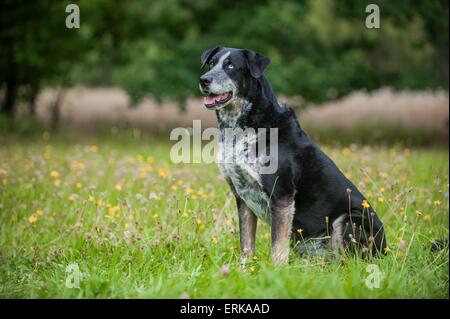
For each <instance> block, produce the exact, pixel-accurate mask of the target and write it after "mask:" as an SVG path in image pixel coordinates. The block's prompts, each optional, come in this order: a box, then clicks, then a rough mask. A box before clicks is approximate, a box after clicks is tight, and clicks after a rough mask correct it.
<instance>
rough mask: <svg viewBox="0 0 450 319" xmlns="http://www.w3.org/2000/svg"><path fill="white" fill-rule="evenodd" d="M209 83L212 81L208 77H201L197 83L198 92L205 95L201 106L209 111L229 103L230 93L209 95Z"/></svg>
mask: <svg viewBox="0 0 450 319" xmlns="http://www.w3.org/2000/svg"><path fill="white" fill-rule="evenodd" d="M211 82H212V79H211V78H209V77H206V76H202V77H201V78H200V81H199V85H200V91H201V92H202V93H203V94H207V95H206V96H205V97H204V98H203V104H204V105H205V106H206V107H207V108H209V109H211V108H215V107H218V106H221V105H224V104H226V103H227V102H228V101H230V100H231V98H232V97H233V92H232V91H228V92H224V93H220V94H216V93H211V92H210V85H211Z"/></svg>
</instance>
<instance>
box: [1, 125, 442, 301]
mask: <svg viewBox="0 0 450 319" xmlns="http://www.w3.org/2000/svg"><path fill="white" fill-rule="evenodd" d="M170 147H171V144H170V143H169V141H168V139H150V138H148V139H147V138H133V137H117V138H113V139H111V138H89V139H87V138H83V139H81V138H70V137H58V136H55V137H54V136H53V135H52V134H49V133H46V132H45V133H43V134H42V135H40V136H38V137H29V138H23V137H17V136H11V137H6V138H2V142H1V144H0V297H3V298H448V291H449V284H448V283H449V281H448V279H449V256H448V249H447V250H443V251H439V252H431V251H430V247H431V245H432V243H433V241H434V240H436V239H439V238H445V237H448V233H449V229H448V225H449V219H448V218H449V200H448V197H449V196H448V194H449V193H448V192H449V166H448V163H449V156H448V150H446V149H444V150H443V149H439V148H428V149H421V148H404V147H401V146H371V147H368V146H357V145H351V146H349V147H344V146H323V149H324V150H325V151H326V152H327V153H328V154H329V155H330V156H331V158H332V159H333V160H334V161H335V162H336V163H337V164H338V166H340V168H341V169H342V170H343V171H344V172H345V174H346V175H347V176H348V177H349V178H350V179H351V180H352V181H353V182H354V183H355V184H356V185H357V186H358V187H359V188H360V189H361V190H362V191H363V193H364V194H365V195H366V196H367V197H368V200H369V202H370V204H371V205H372V206H373V207H375V209H376V211H377V213H378V214H379V215H380V217H381V219H382V221H383V222H384V224H385V227H386V234H387V241H388V248H387V250H386V253H387V256H385V257H384V258H373V259H370V260H362V259H356V258H352V257H349V256H342V257H341V258H336V259H335V260H324V259H321V258H319V257H305V256H296V255H295V254H294V253H291V256H290V261H289V264H288V265H286V266H282V267H274V266H273V265H272V264H271V262H270V258H269V247H270V232H269V227H268V226H267V225H265V224H263V223H262V222H259V223H258V233H257V254H256V256H254V258H253V259H252V260H251V261H250V262H249V263H248V264H247V266H246V267H240V263H239V231H238V221H237V212H236V208H235V203H234V199H233V196H232V195H231V193H230V190H229V188H228V186H227V185H226V183H225V181H224V180H223V178H222V177H220V174H219V171H218V169H217V168H216V165H215V164H177V165H175V164H173V163H172V162H171V161H170V158H169V152H170ZM73 265H75V266H76V267H77V268H78V269H79V271H80V272H81V277H80V281H79V288H77V287H71V286H70V285H67V281H68V280H67V279H68V276H70V275H71V269H73V268H70V267H73ZM369 265H376V266H378V267H379V269H380V270H381V272H382V274H383V275H382V276H381V277H380V282H379V287H378V288H377V287H373V286H372V287H371V288H370V287H369V286H370V285H369V286H368V285H367V284H366V283H367V280H368V278H369V276H370V271H369V272H368V271H367V270H368V266H369ZM68 266H69V268H68ZM369 268H370V267H369Z"/></svg>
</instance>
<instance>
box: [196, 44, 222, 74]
mask: <svg viewBox="0 0 450 319" xmlns="http://www.w3.org/2000/svg"><path fill="white" fill-rule="evenodd" d="M222 48H223V47H222V46H221V45H218V46H216V47H214V48H211V49H208V50H206V51H205V52H203V53H202V56H201V58H200V60H201V62H202V66H201V67H200V69H203V67H204V66H205V64H206V63H208V60H209V59H210V58H211V57H212V56H213V55H214V54H215V53H216V52H217V51H219V50H220V49H222Z"/></svg>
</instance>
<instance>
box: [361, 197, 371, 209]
mask: <svg viewBox="0 0 450 319" xmlns="http://www.w3.org/2000/svg"><path fill="white" fill-rule="evenodd" d="M361 205H362V207H364V208H369V207H370V204H369V202H368V201H367V200H366V199H364V200H363V201H362V203H361Z"/></svg>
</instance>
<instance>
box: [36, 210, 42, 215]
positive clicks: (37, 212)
mask: <svg viewBox="0 0 450 319" xmlns="http://www.w3.org/2000/svg"><path fill="white" fill-rule="evenodd" d="M36 214H38V215H39V216H42V215H44V211H43V210H41V209H38V210H37V211H36Z"/></svg>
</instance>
